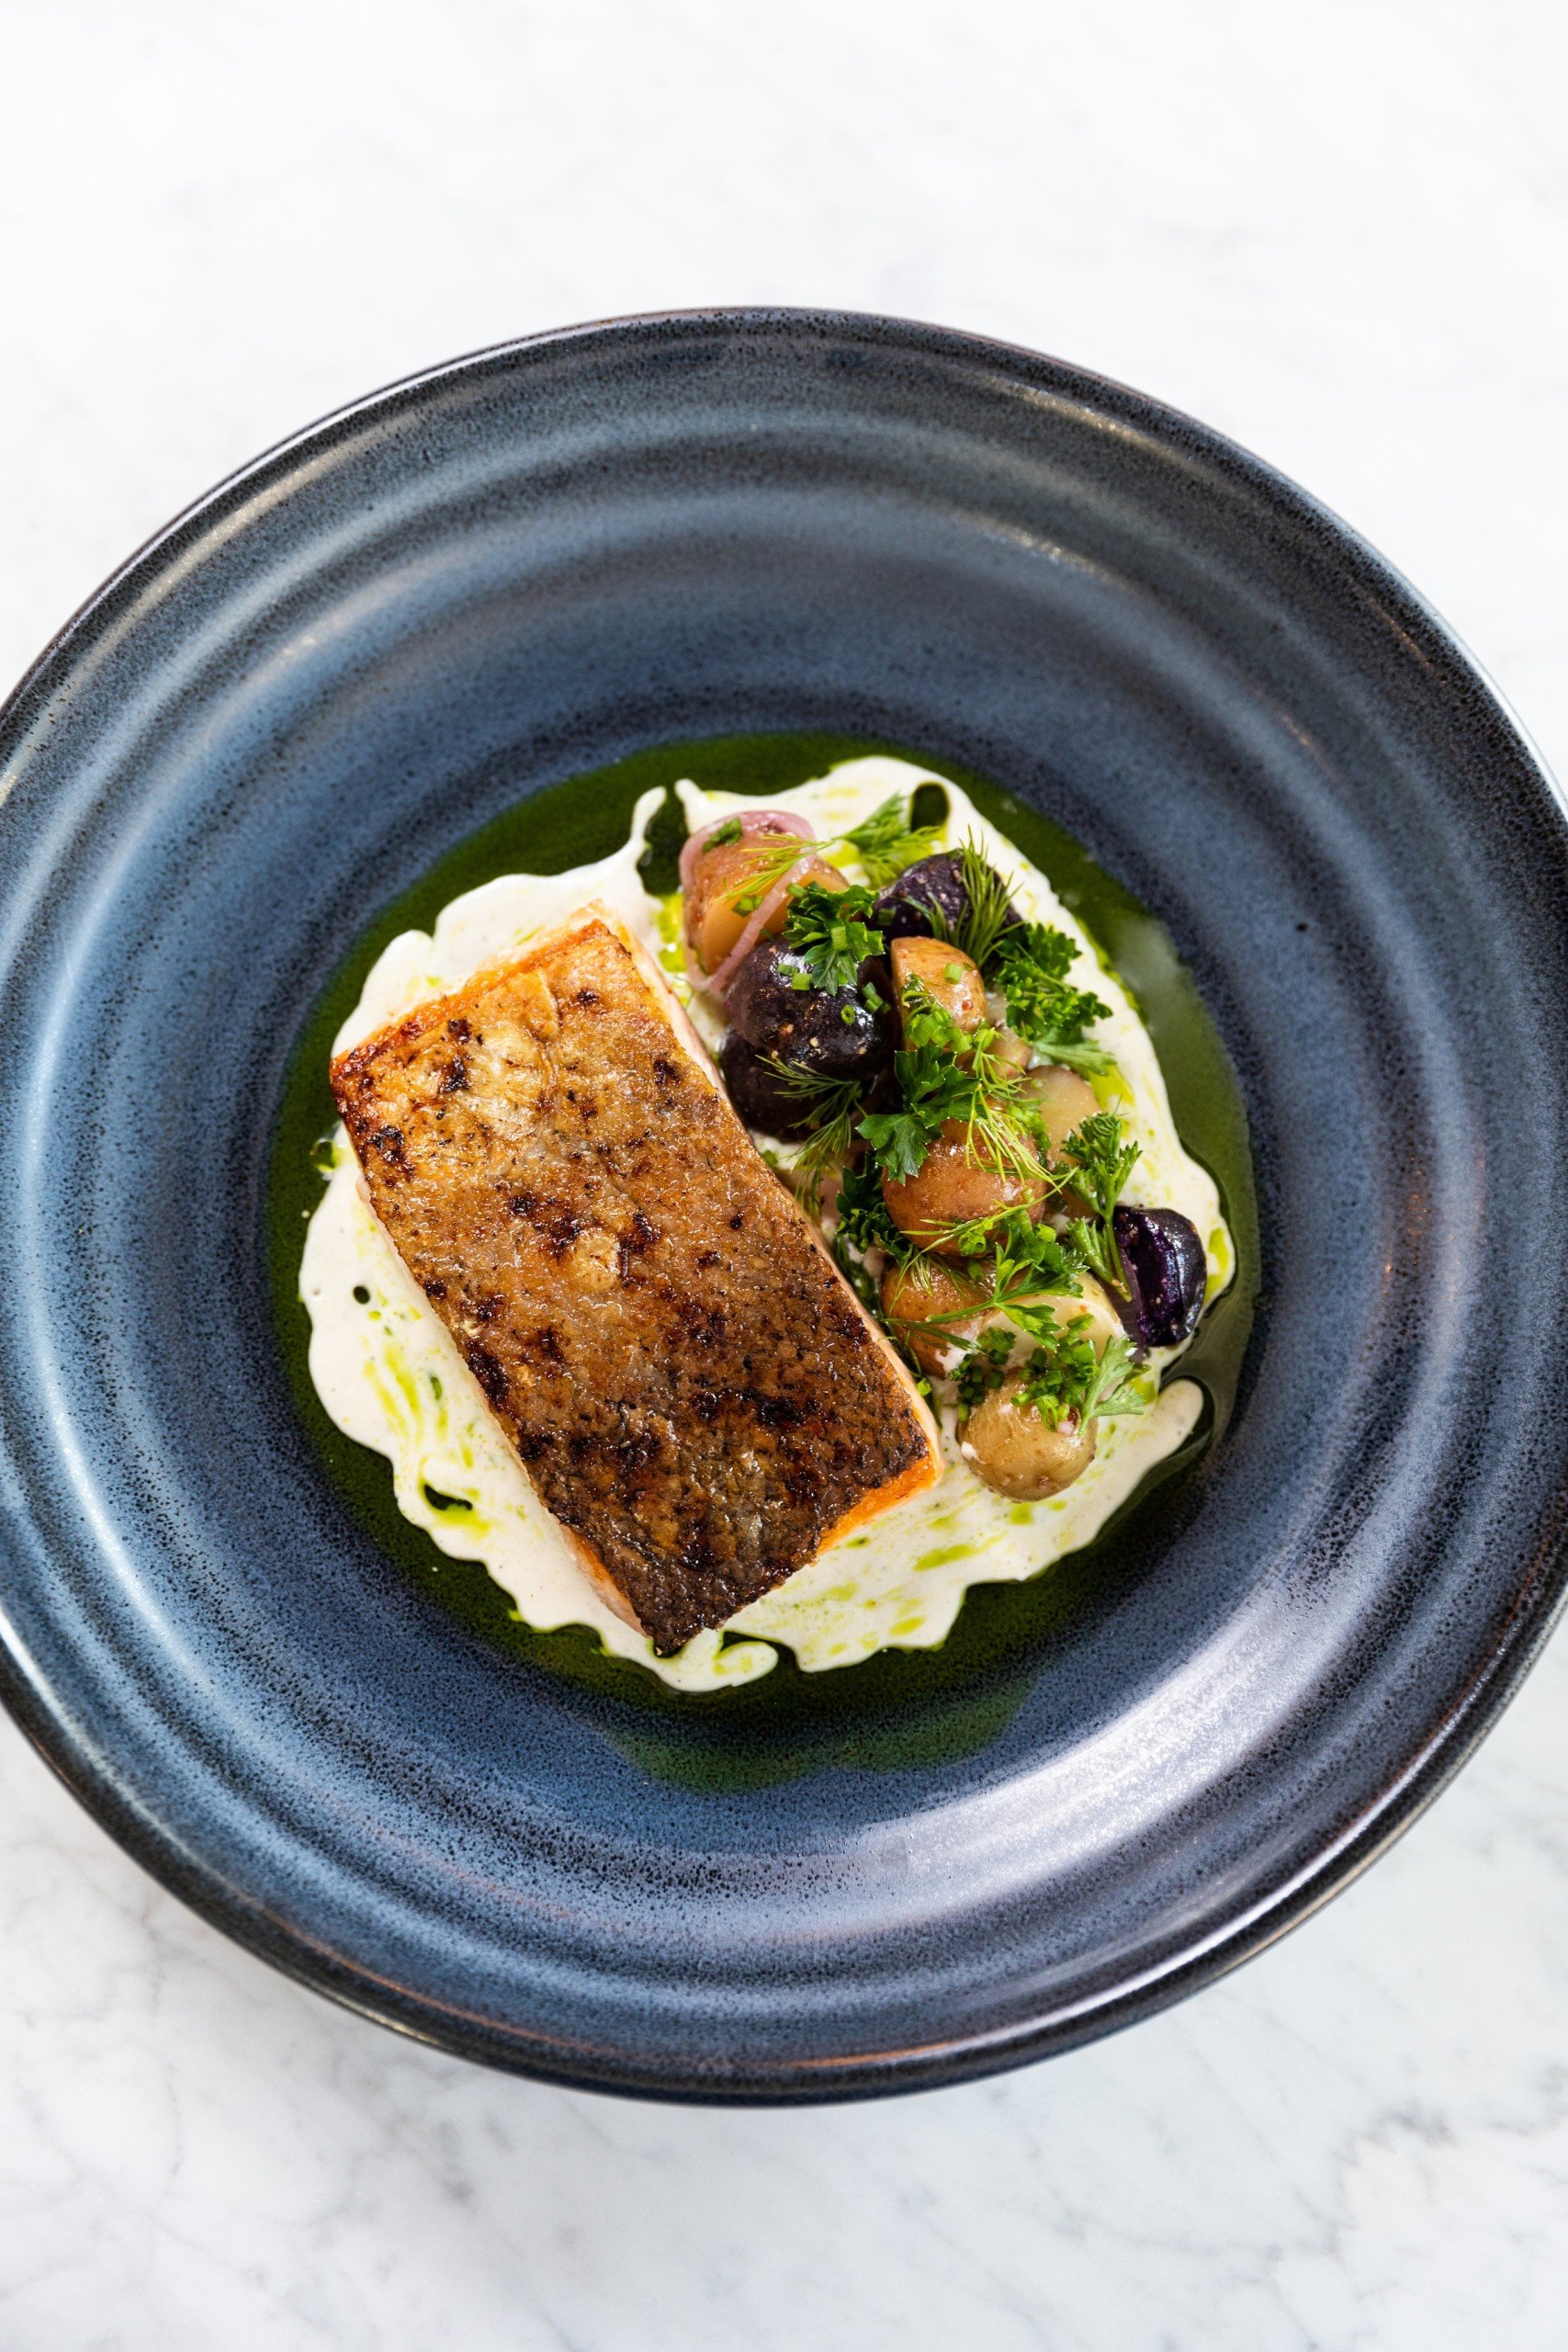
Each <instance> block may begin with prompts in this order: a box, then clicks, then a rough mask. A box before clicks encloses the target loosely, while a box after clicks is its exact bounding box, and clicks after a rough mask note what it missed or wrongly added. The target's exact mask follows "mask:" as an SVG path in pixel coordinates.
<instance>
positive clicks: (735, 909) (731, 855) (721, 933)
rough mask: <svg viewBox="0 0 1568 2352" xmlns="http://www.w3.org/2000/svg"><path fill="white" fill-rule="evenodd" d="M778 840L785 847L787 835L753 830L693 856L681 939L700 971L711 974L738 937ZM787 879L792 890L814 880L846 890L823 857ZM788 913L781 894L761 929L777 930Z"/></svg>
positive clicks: (761, 892) (760, 895)
mask: <svg viewBox="0 0 1568 2352" xmlns="http://www.w3.org/2000/svg"><path fill="white" fill-rule="evenodd" d="M781 843H783V844H784V846H787V845H788V836H787V835H783V834H780V835H773V834H767V833H761V834H759V833H753V834H751V835H750V837H749V838H748V839H747V840H745V841H739V842H724V843H723V844H722V845H721V846H720V847H719V848H717V849H705V850H704V852H703V854H702V855H701V856H700V857H699V858H698V860H697V867H696V872H695V873H694V876H692V887H691V888H690V889H689V890H688V891H687V893H686V939H687V944H689V946H690V947H691V949H692V952H693V954H694V956H695V957H696V959H697V962H698V964H699V966H700V967H701V968H702V969H703V970H704V971H705V972H716V970H717V969H718V967H719V966H720V965H721V964H722V963H723V961H724V959H725V957H726V956H728V954H729V953H730V951H731V950H732V948H734V946H735V945H736V944H737V942H738V941H739V937H740V934H741V933H742V932H743V931H744V930H745V928H746V926H747V924H748V923H749V922H750V920H751V917H752V916H753V915H754V914H755V913H756V911H757V909H758V906H759V905H760V903H761V900H762V899H764V898H765V897H766V896H767V894H768V890H769V888H771V887H772V886H771V885H770V883H769V879H768V876H769V874H770V871H771V872H772V874H773V878H774V880H775V881H776V880H777V878H778V869H777V866H776V865H773V863H772V861H773V859H774V858H775V857H776V855H777V854H778V853H779V850H780V845H781ZM789 882H790V889H791V890H796V889H798V888H800V886H801V884H802V883H803V882H819V883H820V884H821V886H822V888H823V889H825V890H844V889H847V888H849V885H848V883H847V882H846V881H845V879H844V877H843V876H842V875H841V874H840V872H839V869H838V867H837V866H836V865H829V864H828V861H827V859H826V858H822V857H810V858H807V859H806V860H805V861H804V862H803V863H802V864H801V865H797V866H795V868H794V869H793V870H792V871H791V874H790V877H789ZM759 886H760V887H759ZM788 913H789V895H788V892H786V893H785V894H784V897H783V898H781V899H780V900H779V902H778V905H777V906H776V907H775V908H774V909H773V912H772V914H771V915H770V916H769V917H768V920H767V922H765V923H764V924H763V926H762V929H763V931H764V932H780V931H782V930H783V929H784V921H785V918H786V917H787V915H788Z"/></svg>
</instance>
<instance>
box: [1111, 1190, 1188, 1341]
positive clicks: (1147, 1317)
mask: <svg viewBox="0 0 1568 2352" xmlns="http://www.w3.org/2000/svg"><path fill="white" fill-rule="evenodd" d="M1111 1224H1112V1228H1113V1230H1114V1232H1115V1235H1116V1247H1117V1250H1118V1251H1119V1252H1120V1254H1121V1259H1122V1272H1123V1273H1124V1274H1125V1276H1126V1281H1127V1291H1128V1303H1127V1305H1126V1306H1125V1307H1124V1308H1123V1309H1122V1321H1123V1322H1124V1323H1125V1324H1126V1326H1127V1329H1128V1331H1129V1333H1130V1334H1131V1336H1132V1337H1133V1338H1134V1340H1136V1341H1137V1343H1138V1345H1139V1347H1140V1348H1174V1347H1178V1346H1179V1345H1180V1343H1181V1341H1182V1340H1190V1338H1191V1337H1192V1334H1193V1332H1194V1331H1195V1330H1196V1329H1197V1327H1198V1317H1199V1316H1200V1315H1201V1313H1202V1311H1203V1286H1204V1283H1205V1282H1206V1280H1207V1277H1208V1267H1207V1265H1206V1263H1205V1261H1204V1257H1203V1245H1202V1243H1201V1241H1200V1240H1199V1238H1198V1235H1197V1231H1196V1228H1195V1227H1193V1226H1192V1225H1191V1224H1190V1222H1189V1220H1188V1219H1187V1218H1186V1217H1184V1216H1182V1215H1181V1213H1180V1211H1179V1209H1134V1208H1129V1207H1128V1206H1127V1205H1126V1204H1122V1207H1121V1208H1119V1209H1118V1210H1117V1211H1116V1213H1115V1216H1114V1217H1113V1218H1112V1220H1111Z"/></svg>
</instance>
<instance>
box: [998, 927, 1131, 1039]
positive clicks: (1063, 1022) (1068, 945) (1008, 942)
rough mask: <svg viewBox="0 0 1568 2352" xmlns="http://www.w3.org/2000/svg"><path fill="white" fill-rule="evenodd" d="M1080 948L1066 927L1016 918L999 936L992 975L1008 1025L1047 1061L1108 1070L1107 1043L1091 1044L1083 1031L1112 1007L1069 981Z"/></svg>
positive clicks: (1105, 1014)
mask: <svg viewBox="0 0 1568 2352" xmlns="http://www.w3.org/2000/svg"><path fill="white" fill-rule="evenodd" d="M1078 953H1079V951H1078V947H1077V942H1076V941H1075V940H1072V939H1069V938H1068V936H1067V934H1066V932H1065V931H1055V930H1052V929H1051V928H1050V927H1049V926H1048V925H1046V924H1044V923H1039V922H1021V923H1017V924H1015V925H1013V926H1012V927H1011V928H1010V929H1009V930H1007V931H1004V932H1003V933H1002V934H1001V936H1000V938H999V939H998V942H997V944H996V946H995V948H994V949H993V950H992V955H991V968H990V971H989V972H988V973H987V978H989V979H990V980H991V981H992V984H993V985H994V986H995V987H997V988H998V989H1000V990H1001V992H1002V994H1003V996H1004V997H1005V998H1006V1000H1007V1009H1008V1025H1009V1027H1010V1028H1012V1029H1015V1030H1016V1031H1017V1032H1018V1034H1019V1035H1020V1036H1021V1037H1026V1038H1027V1039H1028V1040H1029V1043H1030V1044H1031V1045H1032V1046H1035V1047H1037V1048H1038V1050H1039V1051H1040V1052H1041V1053H1042V1054H1043V1056H1044V1057H1045V1059H1046V1060H1047V1061H1053V1062H1060V1063H1063V1064H1065V1066H1066V1068H1067V1069H1077V1070H1100V1069H1110V1067H1111V1056H1110V1055H1109V1054H1108V1053H1107V1052H1106V1051H1105V1048H1104V1047H1103V1046H1094V1045H1089V1044H1087V1043H1086V1042H1085V1039H1084V1034H1083V1033H1084V1031H1085V1030H1086V1029H1087V1028H1088V1026H1089V1023H1090V1022H1091V1021H1103V1020H1104V1019H1105V1018H1106V1016H1107V1015H1108V1014H1109V1012H1110V1011H1111V1007H1110V1006H1109V1005H1108V1004H1102V1003H1101V1002H1100V999H1099V997H1097V996H1094V995H1092V994H1091V993H1090V992H1089V989H1075V988H1072V987H1070V986H1069V985H1068V983H1067V979H1066V974H1067V972H1068V970H1069V969H1070V968H1071V967H1072V965H1073V964H1074V963H1075V962H1076V961H1077V956H1078Z"/></svg>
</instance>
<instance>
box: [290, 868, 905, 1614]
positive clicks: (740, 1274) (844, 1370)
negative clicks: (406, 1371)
mask: <svg viewBox="0 0 1568 2352" xmlns="http://www.w3.org/2000/svg"><path fill="white" fill-rule="evenodd" d="M332 1084H333V1093H334V1095H335V1096H336V1098H337V1103H338V1108H339V1110H340V1111H341V1112H342V1114H343V1117H344V1125H346V1127H347V1129H348V1133H349V1136H350V1137H351V1138H352V1141H353V1144H354V1148H355V1152H356V1154H357V1155H358V1159H359V1163H360V1167H361V1169H362V1170H363V1171H364V1175H365V1178H366V1182H367V1185H368V1188H369V1193H370V1199H371V1202H372V1204H373V1206H374V1208H375V1210H376V1213H377V1215H378V1216H379V1218H380V1220H381V1222H382V1224H383V1225H384V1226H385V1227H386V1229H387V1231H388V1233H389V1235H390V1237H391V1238H392V1240H393V1242H394V1243H395V1245H396V1247H397V1249H398V1250H399V1252H400V1255H401V1257H402V1259H403V1261H404V1263H405V1264H406V1265H407V1266H408V1268H409V1269H410V1271H411V1272H412V1274H413V1276H414V1279H415V1280H416V1281H417V1282H418V1283H420V1285H421V1286H422V1288H423V1291H424V1294H425V1295H426V1297H427V1298H428V1299H429V1300H430V1301H431V1304H432V1305H433V1306H434V1307H435V1309H436V1311H437V1313H438V1314H439V1315H440V1316H441V1317H442V1319H443V1321H444V1322H445V1323H446V1326H447V1329H449V1330H450V1331H451V1333H452V1335H453V1337H454V1339H455V1340H457V1345H458V1347H459V1348H460V1349H461V1351H462V1352H463V1355H464V1357H465V1359H466V1360H467V1362H468V1366H469V1368H470V1370H471V1371H472V1373H473V1374H474V1376H475V1378H476V1380H477V1381H478V1382H479V1386H480V1388H481V1389H482V1390H483V1392H484V1395H485V1397H486V1398H487V1400H488V1401H489V1404H490V1407H491V1410H492V1412H493V1413H494V1414H495V1417H496V1419H497V1420H498V1421H499V1422H500V1423H501V1425H502V1428H503V1429H504V1430H505V1431H506V1433H507V1435H508V1437H509V1438H510V1439H511V1441H512V1442H513V1445H514V1446H515V1447H516V1449H517V1452H518V1453H519V1455H520V1456H521V1458H522V1460H523V1462H524V1464H525V1466H526V1469H527V1471H528V1475H529V1476H530V1477H531V1479H532V1480H533V1482H534V1485H535V1487H536V1489H537V1491H538V1493H539V1495H540V1497H541V1498H542V1500H543V1501H544V1502H545V1504H546V1505H547V1508H548V1509H549V1510H551V1511H553V1512H554V1513H555V1515H556V1517H557V1518H558V1520H559V1521H562V1523H563V1524H564V1525H565V1526H566V1527H567V1528H568V1529H569V1530H570V1532H571V1533H572V1534H573V1535H574V1537H575V1538H576V1539H577V1543H578V1547H579V1550H580V1552H581V1554H582V1556H583V1562H584V1566H585V1567H586V1568H587V1570H588V1571H589V1573H590V1576H591V1577H592V1581H593V1582H594V1583H595V1584H596V1585H598V1587H599V1589H601V1591H603V1592H604V1596H605V1598H606V1599H607V1600H610V1601H611V1604H612V1606H618V1607H619V1609H620V1612H621V1614H622V1615H624V1616H627V1617H630V1618H633V1619H635V1621H636V1622H637V1623H639V1624H640V1625H641V1626H642V1627H643V1629H644V1630H645V1631H646V1632H647V1633H648V1634H649V1635H651V1637H652V1640H653V1644H654V1646H655V1648H656V1649H657V1650H658V1651H659V1653H660V1655H661V1656H665V1657H668V1656H670V1655H671V1653H672V1652H674V1651H675V1650H678V1649H679V1648H681V1647H682V1645H683V1644H684V1643H685V1642H687V1641H689V1640H690V1638H691V1637H692V1635H693V1634H695V1633H697V1632H699V1631H700V1630H701V1629H702V1628H703V1627H704V1626H708V1625H721V1624H723V1623H725V1622H726V1620H727V1619H728V1618H730V1617H732V1616H733V1615H734V1614H735V1612H736V1611H737V1610H738V1609H741V1608H743V1607H744V1606H745V1604H746V1603H747V1602H748V1601H750V1600H755V1599H757V1597H758V1596H759V1595H760V1594H761V1593H764V1592H767V1591H769V1590H770V1589H772V1588H773V1586H774V1585H777V1584H780V1583H782V1582H783V1581H784V1578H785V1577H788V1576H791V1575H793V1574H794V1572H795V1569H796V1568H799V1567H801V1566H804V1565H805V1564H806V1562H807V1561H808V1560H810V1559H812V1558H814V1557H815V1556H816V1555H817V1553H818V1551H819V1550H820V1549H821V1547H822V1545H823V1544H824V1542H825V1541H826V1540H827V1539H828V1538H829V1535H830V1534H832V1533H834V1532H843V1530H844V1529H845V1527H846V1526H847V1525H848V1524H849V1523H851V1522H855V1523H858V1522H859V1521H862V1520H864V1519H869V1518H871V1517H874V1515H875V1514H876V1513H877V1512H879V1511H880V1510H884V1509H886V1508H887V1507H888V1506H889V1505H890V1504H891V1503H893V1502H896V1501H897V1500H898V1499H899V1498H901V1497H902V1496H904V1495H906V1494H912V1493H914V1492H916V1491H918V1490H919V1489H920V1488H922V1487H927V1486H930V1485H933V1484H934V1483H935V1481H936V1479H937V1478H938V1477H939V1476H940V1475H941V1469H942V1464H941V1458H940V1453H939V1449H938V1443H937V1438H936V1431H935V1429H934V1426H933V1424H932V1422H931V1417H930V1415H929V1413H928V1412H927V1411H926V1409H925V1408H924V1406H923V1405H922V1404H921V1402H920V1400H919V1397H918V1396H917V1394H916V1392H915V1390H914V1387H913V1385H912V1384H911V1382H910V1380H909V1378H908V1374H906V1373H905V1371H904V1369H903V1367H902V1366H901V1365H900V1364H899V1363H898V1362H897V1358H896V1357H895V1356H894V1355H893V1354H892V1351H891V1350H890V1349H889V1348H888V1347H887V1346H886V1342H885V1341H884V1340H883V1339H882V1338H881V1335H880V1334H879V1333H877V1332H876V1331H875V1330H874V1327H873V1326H872V1325H871V1324H870V1322H869V1321H868V1319H867V1317H865V1316H864V1315H863V1312H862V1310H861V1307H860V1305H859V1303H858V1301H857V1300H856V1299H855V1297H854V1295H853V1293H852V1291H851V1290H850V1288H849V1286H848V1285H847V1283H844V1281H843V1280H842V1278H841V1277H840V1274H839V1272H838V1271H837V1269H836V1268H835V1267H834V1266H833V1265H832V1263H831V1261H829V1259H828V1257H827V1256H826V1254H825V1253H824V1251H823V1250H821V1248H820V1247H819V1245H818V1241H817V1239H816V1237H815V1235H814V1234H813V1232H812V1230H811V1228H810V1227H809V1226H808V1225H807V1221H806V1219H805V1218H804V1217H803V1216H802V1215H801V1213H800V1211H799V1210H798V1209H797V1208H796V1207H795V1204H794V1202H793V1201H792V1200H791V1199H790V1198H789V1196H788V1194H787V1193H785V1191H784V1187H783V1186H782V1185H781V1184H780V1183H779V1182H778V1181H777V1179H776V1178H775V1177H774V1176H773V1174H772V1173H771V1172H770V1170H768V1169H767V1167H766V1166H765V1165H764V1164H763V1162H762V1161H761V1159H759V1157H758V1155H757V1153H756V1151H755V1149H754V1148H753V1147H752V1144H751V1142H750V1137H749V1136H747V1134H746V1131H745V1129H744V1128H743V1127H742V1125H740V1122H739V1119H738V1118H737V1117H736V1115H735V1114H734V1112H733V1111H732V1110H731V1108H730V1106H729V1103H728V1101H727V1099H726V1098H725V1096H724V1094H723V1093H722V1091H720V1090H719V1088H718V1086H717V1084H716V1081H715V1080H714V1079H713V1077H712V1074H711V1070H710V1069H709V1067H708V1065H707V1064H706V1062H705V1058H703V1057H702V1056H701V1048H700V1046H697V1045H696V1043H695V1039H694V1036H693V1035H692V1033H691V1031H690V1029H689V1027H688V1025H687V1023H686V1022H685V1019H684V1016H683V1015H682V1013H681V1012H680V1011H679V1009H678V1007H677V1006H676V1005H675V1004H674V1001H673V1000H672V999H671V997H670V995H669V993H668V991H667V990H666V989H665V988H664V986H663V983H662V981H661V980H660V978H659V975H658V973H657V971H656V969H655V968H654V967H653V966H652V965H651V964H650V963H649V960H648V959H647V957H646V956H643V954H642V952H641V950H640V949H639V948H637V946H636V945H635V944H634V943H633V942H632V941H631V940H630V938H629V937H628V935H627V934H626V933H624V932H623V931H622V930H621V929H620V928H619V926H618V925H617V924H615V922H614V921H613V920H612V919H610V918H607V917H606V916H605V915H604V912H603V910H599V909H596V908H590V909H588V910H585V911H584V913H583V914H582V915H581V916H579V917H577V918H576V919H574V921H573V922H571V923H569V924H566V925H563V926H561V927H560V929H559V930H558V931H555V932H552V933H547V934H546V935H544V936H543V937H541V938H539V939H537V940H536V941H534V942H533V943H531V944H529V946H528V947H526V948H525V950H524V952H523V953H522V954H521V955H519V956H517V957H516V958H515V959H514V960H513V961H511V962H508V963H506V964H503V965H495V966H492V967H490V968H489V969H488V970H486V971H483V972H480V973H479V974H476V976H475V977H474V978H472V979H471V980H469V981H468V983H467V984H466V985H465V986H464V987H462V988H460V989H457V990H455V991H454V992H453V993H452V994H451V995H449V996H446V997H442V998H439V999H437V1000H435V1001H432V1002H429V1003H425V1004H422V1005H420V1006H419V1007H418V1008H417V1009H416V1010H415V1011H414V1012H412V1013H410V1014H409V1015H408V1016H407V1018H406V1019H404V1020H401V1021H399V1022H396V1023H393V1024H392V1025H391V1026H389V1028H387V1029H385V1030H383V1031H381V1032H380V1033H379V1034H378V1035H375V1036H373V1037H370V1038H368V1039H367V1040H366V1042H365V1043H364V1044H362V1045H359V1046H355V1047H354V1048H353V1049H352V1050H350V1051H349V1052H347V1053H345V1054H344V1055H342V1056H340V1057H339V1058H338V1059H337V1060H336V1061H335V1062H334V1063H333V1069H332Z"/></svg>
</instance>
